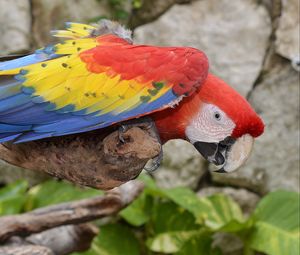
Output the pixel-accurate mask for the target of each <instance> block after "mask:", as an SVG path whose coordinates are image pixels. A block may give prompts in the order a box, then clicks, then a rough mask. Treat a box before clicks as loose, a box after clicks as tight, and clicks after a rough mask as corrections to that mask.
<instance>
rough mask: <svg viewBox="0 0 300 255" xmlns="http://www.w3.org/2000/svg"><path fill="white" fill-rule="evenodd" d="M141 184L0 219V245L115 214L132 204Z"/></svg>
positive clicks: (141, 187)
mask: <svg viewBox="0 0 300 255" xmlns="http://www.w3.org/2000/svg"><path fill="white" fill-rule="evenodd" d="M142 189H143V185H142V183H141V182H139V181H132V182H129V183H126V184H124V185H123V186H121V187H118V188H115V189H113V190H111V191H108V192H107V193H106V194H105V195H104V196H101V197H94V198H89V199H83V200H79V201H74V202H68V203H62V204H58V205H54V206H48V207H44V208H41V209H36V210H34V211H32V212H28V213H24V214H21V215H11V216H4V217H1V218H0V226H1V228H0V242H4V241H7V240H8V239H9V238H10V237H12V236H15V235H19V236H22V237H25V236H28V235H30V234H32V233H38V232H41V231H44V230H47V229H51V228H55V227H58V226H62V225H69V224H79V223H85V222H88V221H92V220H95V219H99V218H102V217H104V216H108V215H112V214H115V213H117V212H118V211H120V210H121V209H122V208H123V207H125V206H126V205H128V204H129V203H131V202H132V201H133V200H134V199H135V198H136V197H137V195H138V194H139V193H140V192H141V191H142Z"/></svg>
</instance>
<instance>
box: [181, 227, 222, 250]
mask: <svg viewBox="0 0 300 255" xmlns="http://www.w3.org/2000/svg"><path fill="white" fill-rule="evenodd" d="M212 241H213V240H212V238H211V236H210V235H208V234H207V233H201V232H199V233H198V234H197V235H194V236H193V237H191V238H190V239H189V240H188V241H187V242H185V244H184V245H183V246H182V248H181V250H180V251H179V252H177V253H176V254H175V255H221V254H222V253H221V252H220V251H219V250H218V249H216V248H213V247H212Z"/></svg>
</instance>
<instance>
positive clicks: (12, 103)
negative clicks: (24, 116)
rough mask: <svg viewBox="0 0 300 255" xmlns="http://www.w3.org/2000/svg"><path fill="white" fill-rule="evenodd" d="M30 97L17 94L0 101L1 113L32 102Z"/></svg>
mask: <svg viewBox="0 0 300 255" xmlns="http://www.w3.org/2000/svg"><path fill="white" fill-rule="evenodd" d="M30 100H31V99H30V96H28V95H24V94H17V95H14V96H11V97H8V98H4V99H2V100H0V113H3V112H5V111H8V110H11V109H13V108H15V107H18V106H20V105H23V104H26V103H28V102H30Z"/></svg>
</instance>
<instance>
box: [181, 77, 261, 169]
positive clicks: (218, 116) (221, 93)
mask: <svg viewBox="0 0 300 255" xmlns="http://www.w3.org/2000/svg"><path fill="white" fill-rule="evenodd" d="M195 97H196V98H194V100H191V103H190V104H186V105H187V106H188V107H192V108H193V111H194V114H193V116H191V118H190V119H189V122H188V123H187V125H186V128H185V135H186V139H187V140H189V141H190V142H191V143H192V144H193V145H194V146H195V147H196V149H197V150H198V151H199V152H200V153H201V155H202V156H203V157H204V158H205V159H207V160H208V161H209V162H211V163H213V164H214V165H216V166H217V167H218V169H219V170H217V171H219V172H232V171H234V170H236V169H237V168H239V167H240V166H241V165H242V164H244V163H245V161H246V160H247V159H248V157H249V155H250V152H251V149H252V146H253V142H254V138H256V137H258V136H260V135H261V134H262V133H263V131H264V123H263V121H262V120H261V118H260V117H259V116H258V115H257V114H256V113H255V111H254V110H253V109H252V107H251V106H250V104H249V103H248V102H247V101H246V99H244V98H243V97H242V96H241V95H239V94H238V93H237V92H236V91H235V90H234V89H232V88H231V87H230V86H228V85H227V84H226V83H225V82H224V81H222V80H221V79H219V78H217V77H215V76H213V75H211V74H209V75H208V78H207V80H206V81H205V83H204V84H203V85H202V86H201V88H200V90H199V92H198V93H197V95H196V96H195ZM195 109H196V111H195ZM185 110H188V111H189V110H190V112H191V109H187V108H186V109H185Z"/></svg>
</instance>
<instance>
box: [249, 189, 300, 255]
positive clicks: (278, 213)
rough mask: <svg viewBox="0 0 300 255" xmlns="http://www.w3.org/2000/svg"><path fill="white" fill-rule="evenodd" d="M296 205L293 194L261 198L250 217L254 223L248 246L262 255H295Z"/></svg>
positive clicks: (299, 233) (299, 222)
mask: <svg viewBox="0 0 300 255" xmlns="http://www.w3.org/2000/svg"><path fill="white" fill-rule="evenodd" d="M299 201H300V194H299V193H296V192H289V191H276V192H272V193H270V194H268V195H267V196H265V197H264V198H263V199H262V200H261V202H260V203H259V205H258V206H257V208H256V210H255V212H254V215H253V216H252V220H253V221H254V222H255V223H254V229H253V233H252V235H251V237H250V240H249V241H248V245H249V246H251V247H252V248H253V249H255V250H257V251H261V252H264V253H266V254H272V255H281V254H287V255H288V254H291V255H297V254H299V253H300V252H299V247H300V241H299V240H300V217H299V212H300V210H299V207H300V205H299Z"/></svg>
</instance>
